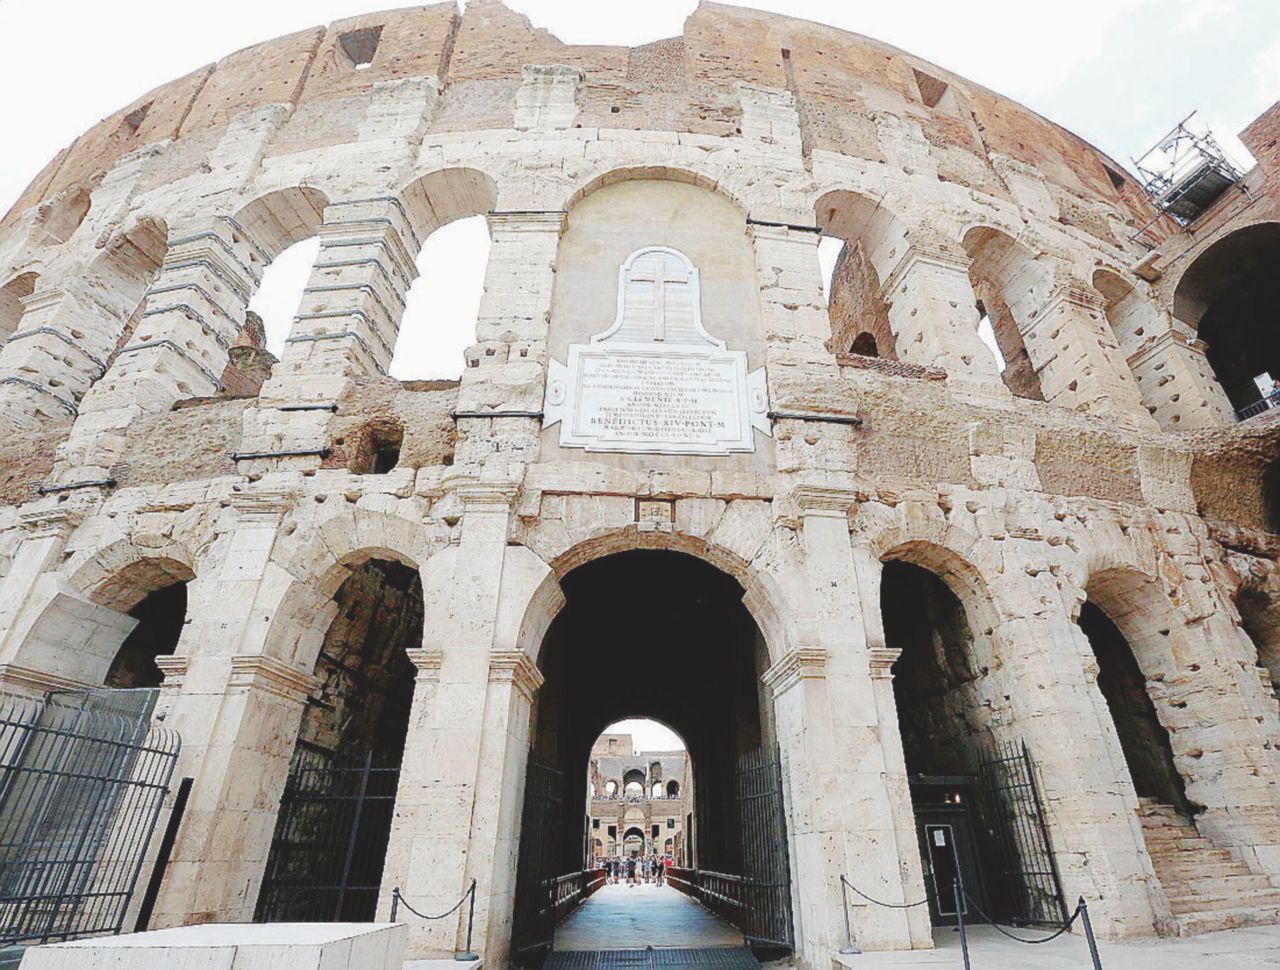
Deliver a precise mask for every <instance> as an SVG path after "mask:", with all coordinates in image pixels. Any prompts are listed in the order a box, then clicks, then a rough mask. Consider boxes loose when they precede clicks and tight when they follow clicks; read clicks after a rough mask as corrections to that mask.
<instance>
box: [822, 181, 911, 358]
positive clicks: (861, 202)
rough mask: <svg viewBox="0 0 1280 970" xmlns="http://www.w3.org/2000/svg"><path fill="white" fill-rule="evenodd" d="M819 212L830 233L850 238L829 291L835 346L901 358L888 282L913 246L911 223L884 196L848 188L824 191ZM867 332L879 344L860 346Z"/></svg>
mask: <svg viewBox="0 0 1280 970" xmlns="http://www.w3.org/2000/svg"><path fill="white" fill-rule="evenodd" d="M814 216H815V219H816V220H817V224H818V227H819V228H820V229H821V230H822V232H823V233H824V234H825V235H827V236H829V237H831V238H834V239H839V240H841V241H842V242H843V243H844V245H843V246H842V248H841V250H840V255H839V256H838V257H837V258H836V265H835V269H834V271H833V272H832V274H831V287H830V290H831V292H830V293H828V294H827V313H828V315H829V316H830V320H831V340H830V343H829V347H830V349H831V350H832V351H833V352H837V353H844V352H849V353H855V354H864V355H865V356H874V357H879V356H884V357H887V358H889V359H892V360H896V359H897V356H898V353H897V344H896V334H895V333H894V331H893V328H892V326H891V324H890V321H889V301H888V300H887V299H886V298H885V294H884V285H885V283H886V282H887V281H888V280H889V278H890V277H891V276H892V274H893V271H894V268H895V267H896V266H897V264H898V262H899V261H900V260H901V258H902V257H903V256H904V255H905V254H906V252H907V250H908V248H909V242H908V239H907V236H908V229H907V226H906V224H905V223H904V222H903V221H902V220H901V219H899V218H898V217H897V215H895V214H894V213H893V212H891V211H890V210H889V209H888V208H886V207H885V206H884V205H883V199H873V198H871V197H870V196H867V195H864V194H863V193H861V192H858V191H856V190H853V189H846V188H837V189H831V190H829V191H827V192H825V193H824V194H823V195H821V196H819V197H818V199H817V201H816V202H815V203H814ZM867 337H869V338H870V341H871V346H872V347H873V348H874V352H873V353H871V354H867V353H866V351H865V350H860V349H856V348H855V344H856V343H857V342H858V341H862V345H861V346H863V347H864V348H865V347H866V346H867V344H866V339H865V338H867Z"/></svg>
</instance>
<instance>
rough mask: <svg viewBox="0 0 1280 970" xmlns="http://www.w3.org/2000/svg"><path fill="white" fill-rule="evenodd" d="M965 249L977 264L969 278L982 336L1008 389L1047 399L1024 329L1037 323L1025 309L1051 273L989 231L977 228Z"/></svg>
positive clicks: (1012, 243)
mask: <svg viewBox="0 0 1280 970" xmlns="http://www.w3.org/2000/svg"><path fill="white" fill-rule="evenodd" d="M964 247H965V250H966V252H968V254H969V257H970V259H971V260H972V262H971V263H970V264H969V279H970V282H972V284H973V291H974V293H975V294H976V295H977V297H978V312H979V314H980V315H981V319H980V320H979V323H978V336H979V337H980V338H981V339H982V342H983V343H985V344H986V345H987V347H988V348H990V350H991V354H992V357H994V358H995V361H996V367H997V369H998V370H999V372H1000V378H1001V380H1003V381H1004V384H1005V387H1007V388H1009V391H1010V393H1011V394H1013V396H1014V397H1022V398H1028V399H1029V400H1033V401H1043V400H1044V399H1045V394H1044V388H1043V387H1042V386H1041V383H1040V374H1039V372H1038V371H1037V370H1036V368H1035V365H1034V364H1032V362H1031V358H1030V356H1029V355H1028V353H1027V347H1026V344H1025V343H1024V342H1023V339H1022V330H1021V328H1020V327H1019V320H1021V321H1023V326H1027V327H1029V326H1030V324H1031V322H1032V321H1034V319H1035V313H1036V310H1035V308H1027V307H1026V306H1024V303H1025V301H1027V300H1029V299H1031V298H1032V297H1033V296H1034V295H1035V294H1037V293H1039V291H1040V290H1041V289H1042V288H1043V285H1042V284H1043V283H1044V277H1045V271H1044V269H1043V267H1041V266H1040V265H1039V264H1038V263H1037V262H1036V259H1035V254H1034V253H1033V252H1031V250H1029V249H1027V247H1025V246H1023V245H1022V244H1021V243H1019V242H1017V241H1015V240H1014V239H1013V238H1011V237H1010V236H1007V235H1005V234H1004V233H1002V232H1000V231H998V230H996V229H990V228H985V227H980V228H977V229H971V230H970V231H969V232H968V234H966V235H965V237H964Z"/></svg>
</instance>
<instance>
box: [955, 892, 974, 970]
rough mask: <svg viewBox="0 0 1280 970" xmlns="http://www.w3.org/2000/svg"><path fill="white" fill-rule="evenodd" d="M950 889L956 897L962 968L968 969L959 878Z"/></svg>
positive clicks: (967, 942)
mask: <svg viewBox="0 0 1280 970" xmlns="http://www.w3.org/2000/svg"><path fill="white" fill-rule="evenodd" d="M951 887H952V890H953V891H954V892H955V897H956V925H957V926H958V927H959V929H960V952H961V953H962V954H963V955H964V970H970V967H969V938H968V937H967V936H966V935H965V932H964V890H963V889H961V888H960V880H959V879H956V881H955V882H953V883H952V884H951Z"/></svg>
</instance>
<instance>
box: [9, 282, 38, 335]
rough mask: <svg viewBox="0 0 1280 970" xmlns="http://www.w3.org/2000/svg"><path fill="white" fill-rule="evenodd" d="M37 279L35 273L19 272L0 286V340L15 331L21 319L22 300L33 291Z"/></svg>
mask: <svg viewBox="0 0 1280 970" xmlns="http://www.w3.org/2000/svg"><path fill="white" fill-rule="evenodd" d="M37 279H38V277H37V276H36V274H35V273H20V274H19V275H17V276H15V277H14V278H13V279H11V280H9V282H8V283H5V285H4V286H0V340H4V339H5V338H7V337H9V336H10V335H11V334H14V333H16V332H17V330H18V323H19V322H20V321H21V320H22V312H23V302H22V301H23V300H25V299H26V298H27V297H29V296H30V295H31V294H32V293H34V292H35V289H36V280H37Z"/></svg>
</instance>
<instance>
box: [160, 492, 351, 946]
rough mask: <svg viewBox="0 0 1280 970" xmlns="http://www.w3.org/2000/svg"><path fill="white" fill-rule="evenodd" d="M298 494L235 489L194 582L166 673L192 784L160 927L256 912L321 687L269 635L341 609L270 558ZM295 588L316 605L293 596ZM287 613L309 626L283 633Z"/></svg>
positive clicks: (318, 627) (183, 769) (166, 699)
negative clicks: (306, 710)
mask: <svg viewBox="0 0 1280 970" xmlns="http://www.w3.org/2000/svg"><path fill="white" fill-rule="evenodd" d="M288 501H289V499H288V496H287V495H285V494H284V493H255V494H252V495H237V496H235V497H234V498H233V499H232V502H233V505H232V508H231V509H230V510H228V511H229V513H230V514H232V515H234V519H232V520H231V522H230V523H229V525H228V527H227V528H225V529H224V530H223V531H222V532H221V533H220V534H219V535H218V537H217V538H216V540H215V541H214V544H213V548H212V549H210V550H209V552H208V554H207V556H206V557H205V559H204V561H203V562H202V564H201V567H200V569H199V570H198V575H197V577H196V578H195V579H194V580H192V581H191V583H190V584H189V585H188V587H187V590H188V604H187V617H188V622H187V624H186V626H185V627H184V628H183V632H182V639H181V640H180V642H179V644H178V648H177V650H176V651H175V654H174V657H173V658H172V659H171V661H169V662H168V663H167V664H166V668H165V669H166V675H167V678H173V679H175V680H176V681H177V682H176V683H169V681H168V679H167V680H166V687H165V690H164V692H163V693H162V705H163V709H164V710H165V712H166V717H165V726H166V727H168V728H172V729H174V730H176V731H178V733H179V734H180V735H181V737H182V751H181V754H180V756H179V762H178V766H177V769H176V770H175V772H174V777H175V778H181V777H183V776H190V777H192V778H193V779H194V784H193V787H192V790H191V796H190V800H189V801H188V803H187V810H186V815H185V817H184V819H183V822H182V826H181V828H180V829H179V830H178V839H177V842H176V843H175V845H174V848H173V854H172V857H171V860H170V863H169V869H168V872H167V874H166V877H165V880H164V884H163V886H162V887H161V892H160V896H159V898H158V900H157V902H156V909H155V917H154V920H153V925H154V926H156V927H161V926H172V925H178V924H182V923H191V922H245V921H248V920H251V919H252V918H253V911H254V907H255V905H256V903H257V897H258V889H259V887H260V885H261V881H262V876H263V871H264V868H265V863H266V860H267V855H268V853H269V851H270V847H271V838H272V834H273V832H274V830H275V822H276V814H277V812H278V808H279V804H280V796H281V795H282V793H283V791H284V785H285V781H286V779H287V777H288V771H289V763H290V760H291V758H292V756H293V749H294V745H295V741H296V739H297V735H298V726H299V724H300V723H301V718H302V711H303V707H304V705H305V704H306V699H307V696H308V695H309V693H310V692H311V691H312V690H314V689H315V688H316V687H317V684H316V683H315V678H314V676H313V674H312V666H311V664H307V663H304V664H303V665H299V663H298V662H297V661H296V660H294V659H293V658H292V657H288V658H286V657H281V656H274V655H269V654H268V653H266V652H265V650H266V649H267V648H268V647H269V646H270V644H268V643H267V642H266V639H267V631H268V630H269V629H274V630H275V634H274V638H275V642H277V643H280V644H281V645H284V644H290V645H291V644H294V643H295V642H297V641H306V640H307V637H308V633H310V632H313V631H320V632H321V633H322V631H323V630H324V629H325V628H326V627H327V625H328V622H329V620H330V619H331V617H332V615H333V611H334V610H335V609H336V606H335V605H334V603H333V601H332V600H331V599H328V598H327V597H325V596H324V594H323V593H322V592H320V591H318V590H315V589H311V588H309V587H307V588H302V589H300V588H299V585H300V584H299V585H294V584H293V583H292V577H291V576H290V575H288V574H286V573H284V571H283V570H282V569H281V568H280V567H279V566H277V565H275V564H273V563H272V562H271V560H270V555H271V549H272V546H273V543H274V540H275V535H276V530H277V528H278V525H279V522H280V519H281V517H282V516H283V513H284V511H285V510H286V509H287V507H288ZM290 588H292V589H293V590H294V591H296V592H298V594H299V595H302V596H304V597H310V598H311V600H312V602H311V604H310V606H311V608H310V609H307V605H308V604H306V603H300V602H286V601H284V600H283V593H284V591H285V590H286V589H290ZM286 607H287V612H285V608H286ZM285 617H307V624H308V625H307V627H306V629H304V630H282V629H280V628H279V627H278V626H276V624H279V623H282V622H284V619H283V618H285ZM297 622H302V621H301V620H299V621H297Z"/></svg>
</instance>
